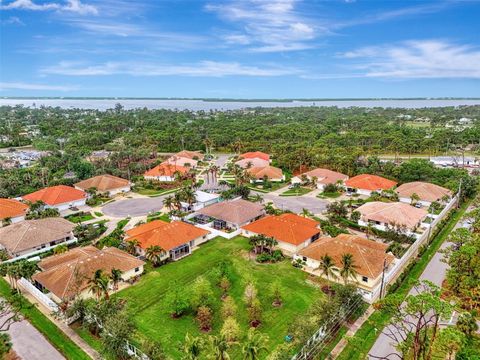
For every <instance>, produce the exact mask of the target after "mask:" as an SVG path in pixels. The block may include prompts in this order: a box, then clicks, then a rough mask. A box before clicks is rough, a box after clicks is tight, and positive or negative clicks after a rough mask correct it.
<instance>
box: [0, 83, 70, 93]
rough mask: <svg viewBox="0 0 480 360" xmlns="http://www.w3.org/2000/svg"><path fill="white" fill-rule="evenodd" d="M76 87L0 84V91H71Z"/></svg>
mask: <svg viewBox="0 0 480 360" xmlns="http://www.w3.org/2000/svg"><path fill="white" fill-rule="evenodd" d="M76 89H78V88H77V87H76V86H64V85H46V84H30V83H23V82H0V91H3V90H47V91H65V92H66V91H72V90H76Z"/></svg>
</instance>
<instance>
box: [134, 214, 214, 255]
mask: <svg viewBox="0 0 480 360" xmlns="http://www.w3.org/2000/svg"><path fill="white" fill-rule="evenodd" d="M126 234H127V237H126V240H127V241H128V240H131V239H136V240H137V241H138V242H139V246H140V247H141V248H142V249H148V248H149V247H150V246H154V245H158V246H160V247H161V248H162V249H163V250H165V251H170V250H172V249H174V248H176V247H177V246H180V245H183V244H186V243H188V242H189V241H191V240H194V239H197V238H199V237H202V236H205V235H207V234H209V231H207V230H204V229H200V228H197V227H195V226H193V225H190V224H187V223H185V222H183V221H172V222H171V223H168V222H165V221H161V220H154V221H152V222H149V223H146V224H142V225H140V226H137V227H135V228H133V229H130V230H128V231H127V232H126Z"/></svg>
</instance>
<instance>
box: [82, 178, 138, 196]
mask: <svg viewBox="0 0 480 360" xmlns="http://www.w3.org/2000/svg"><path fill="white" fill-rule="evenodd" d="M74 186H75V189H78V190H83V191H87V190H88V189H91V188H95V189H96V191H97V193H101V194H106V195H108V196H114V195H117V194H121V193H127V192H129V191H130V187H131V183H130V181H128V180H126V179H122V178H119V177H117V176H113V175H110V174H104V175H98V176H94V177H92V178H90V179H86V180H83V181H80V182H77V183H76V184H74Z"/></svg>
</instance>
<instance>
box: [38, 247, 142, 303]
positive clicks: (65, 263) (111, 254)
mask: <svg viewBox="0 0 480 360" xmlns="http://www.w3.org/2000/svg"><path fill="white" fill-rule="evenodd" d="M144 264H145V263H144V262H143V261H141V260H139V259H137V258H136V257H134V256H132V255H130V254H127V253H126V252H124V251H122V250H119V249H117V248H114V247H106V248H103V249H102V250H99V249H97V248H96V247H94V246H86V247H81V248H75V249H72V250H70V251H67V252H66V253H64V254H61V255H54V256H51V257H48V258H46V259H44V260H42V261H41V262H40V263H39V267H40V268H41V269H44V271H42V272H40V273H37V274H35V275H34V276H33V277H32V279H33V280H36V281H38V282H39V283H40V284H42V285H43V286H44V287H45V288H47V289H48V290H50V291H51V292H52V293H54V294H55V295H56V296H57V297H59V298H60V299H68V298H70V297H72V296H74V295H77V294H78V293H79V292H81V291H83V290H85V289H87V288H88V286H89V284H88V282H89V280H90V279H91V278H92V276H93V274H94V273H95V271H97V270H100V269H101V270H103V271H104V273H105V274H106V275H108V274H110V272H111V271H112V269H118V270H120V271H122V272H127V271H130V270H133V269H135V268H137V267H140V266H142V265H144Z"/></svg>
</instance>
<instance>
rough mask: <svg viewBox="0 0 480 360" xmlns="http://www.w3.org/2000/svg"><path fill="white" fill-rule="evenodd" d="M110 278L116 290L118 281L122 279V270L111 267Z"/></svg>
mask: <svg viewBox="0 0 480 360" xmlns="http://www.w3.org/2000/svg"><path fill="white" fill-rule="evenodd" d="M110 280H112V284H113V289H114V290H118V283H119V282H120V281H121V280H122V271H121V270H119V269H115V268H114V269H112V271H111V272H110Z"/></svg>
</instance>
